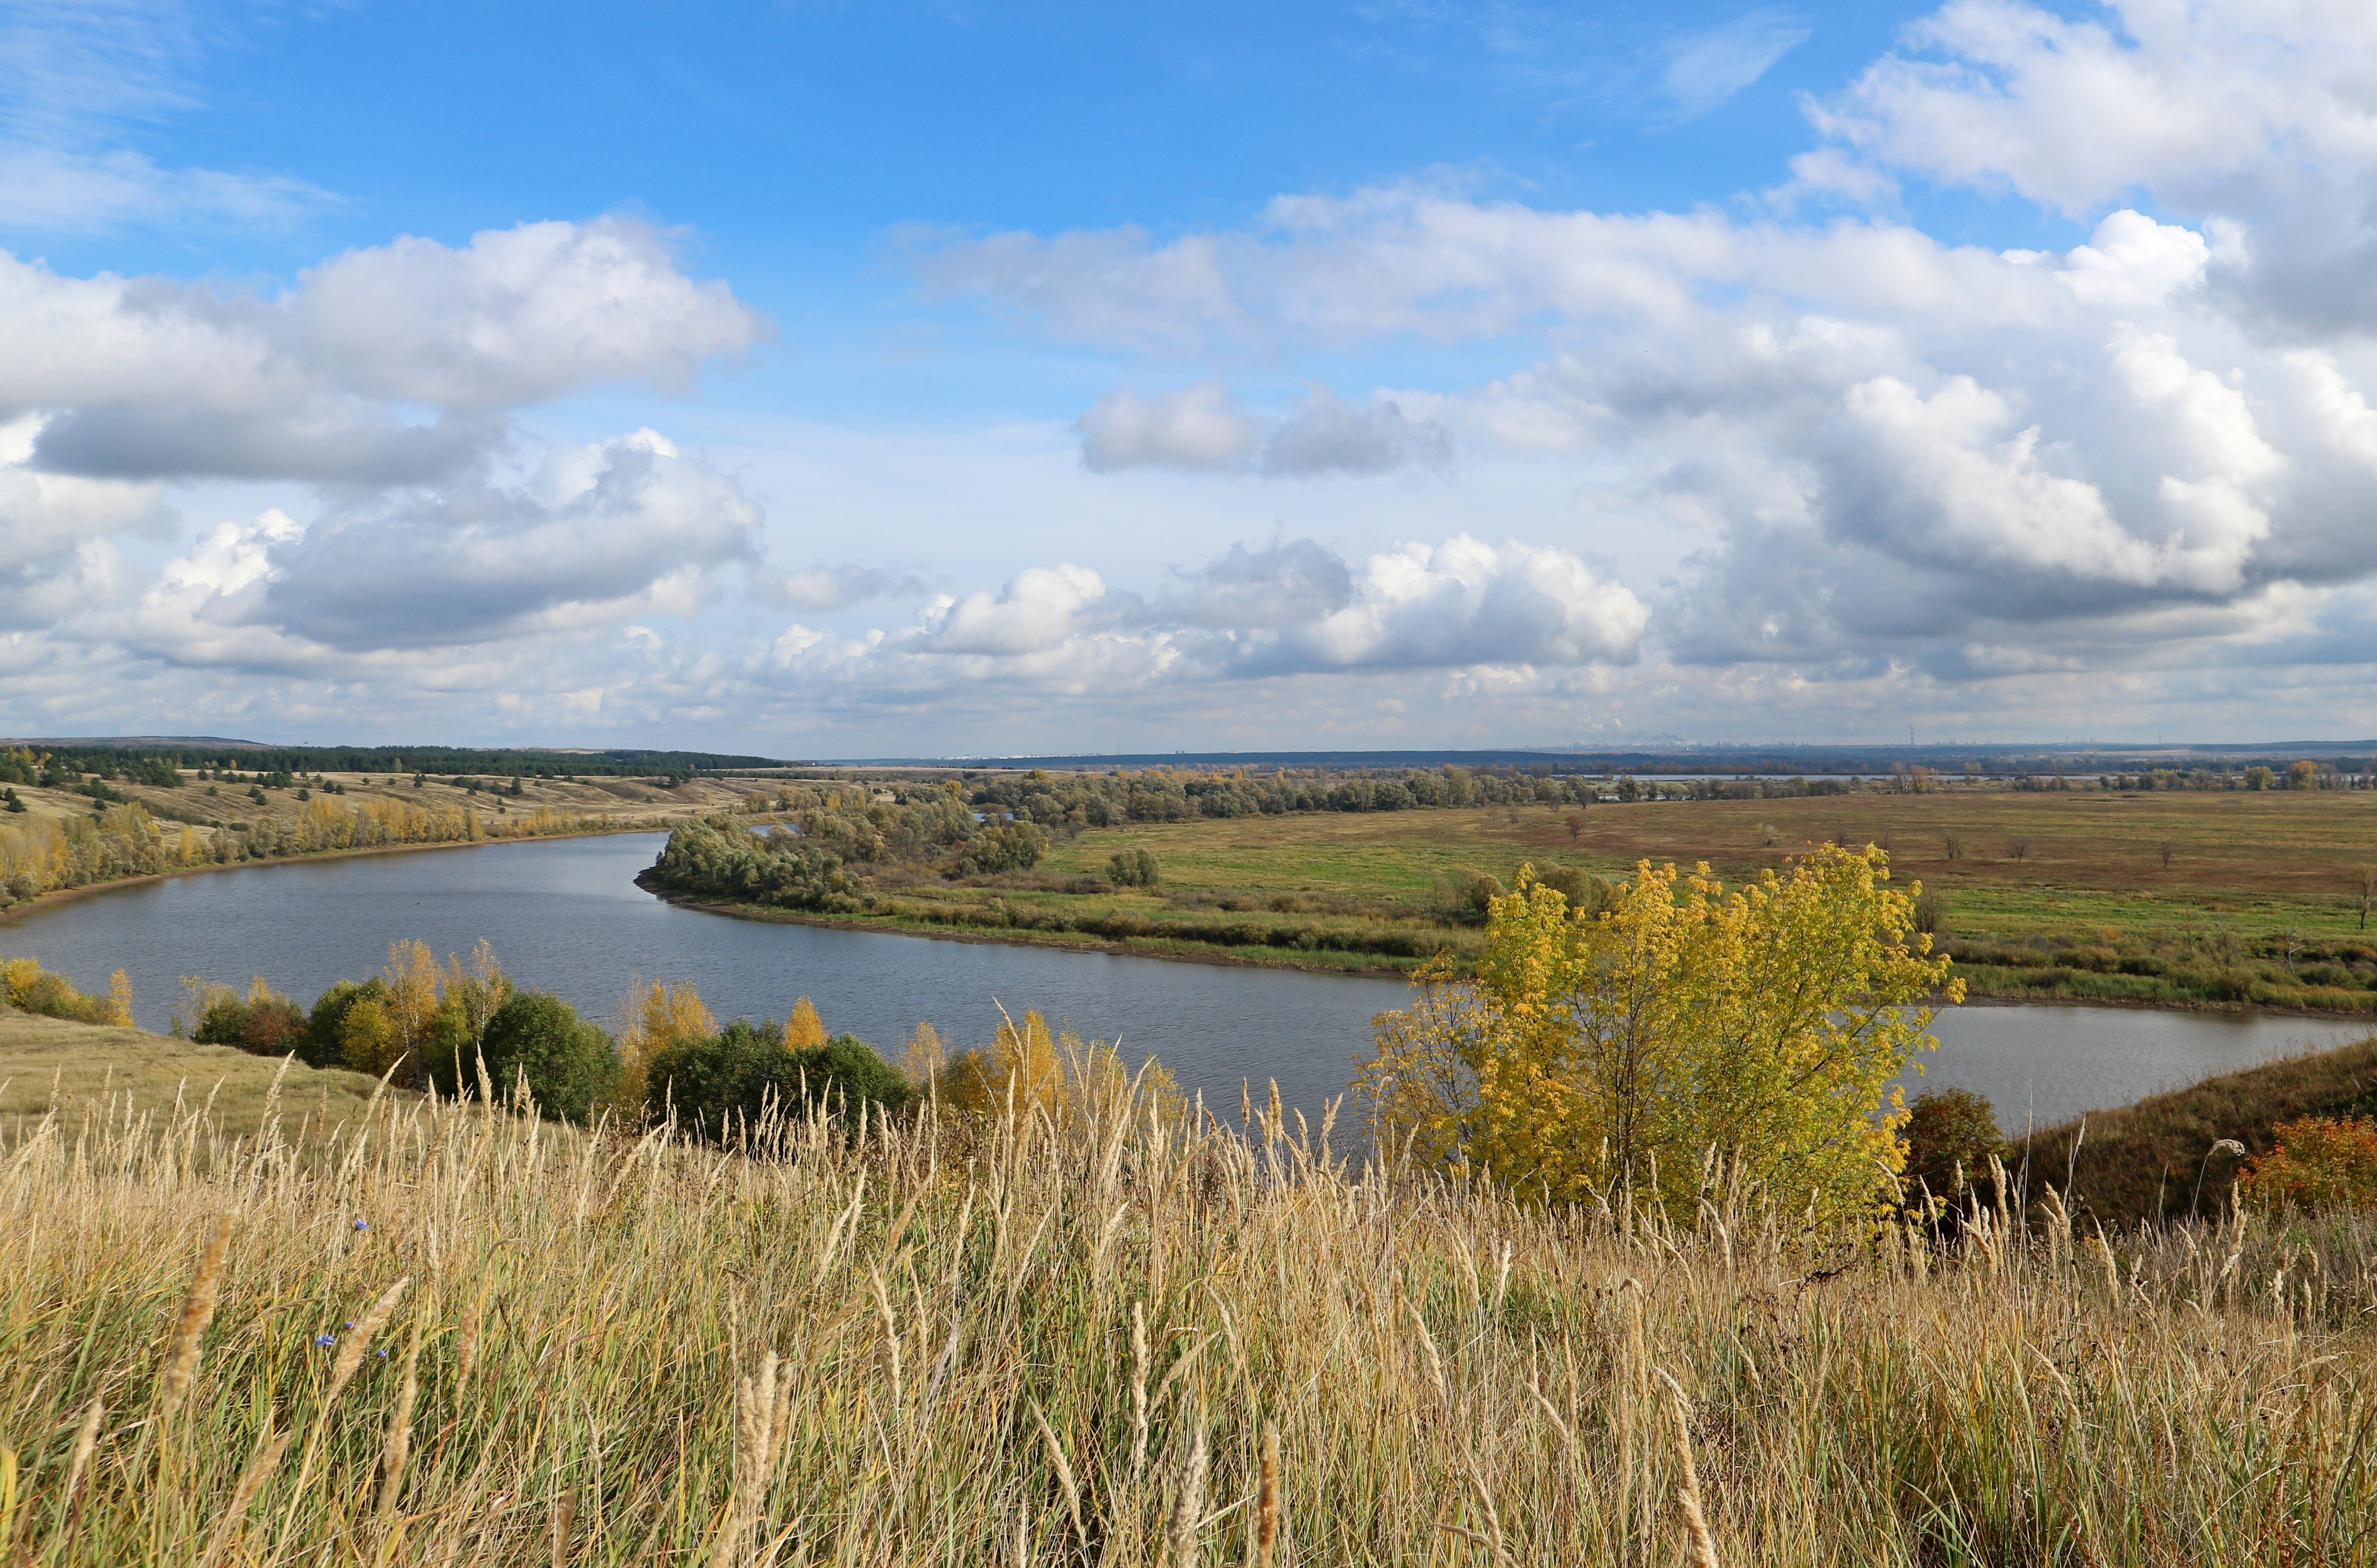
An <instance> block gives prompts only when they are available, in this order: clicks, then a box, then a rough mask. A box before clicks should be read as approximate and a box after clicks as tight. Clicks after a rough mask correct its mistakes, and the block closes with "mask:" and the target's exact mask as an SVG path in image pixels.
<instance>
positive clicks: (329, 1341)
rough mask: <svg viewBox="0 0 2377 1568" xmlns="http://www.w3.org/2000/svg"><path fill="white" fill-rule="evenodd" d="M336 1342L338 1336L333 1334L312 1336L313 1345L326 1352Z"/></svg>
mask: <svg viewBox="0 0 2377 1568" xmlns="http://www.w3.org/2000/svg"><path fill="white" fill-rule="evenodd" d="M338 1342H339V1336H338V1335H335V1334H317V1335H315V1336H314V1343H315V1344H317V1345H318V1346H320V1347H322V1348H323V1349H325V1350H328V1348H329V1347H331V1346H333V1345H336V1344H337V1343H338Z"/></svg>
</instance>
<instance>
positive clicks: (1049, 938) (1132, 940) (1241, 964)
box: [636, 870, 1425, 979]
mask: <svg viewBox="0 0 2377 1568" xmlns="http://www.w3.org/2000/svg"><path fill="white" fill-rule="evenodd" d="M636 886H638V887H639V888H641V889H643V891H644V892H648V893H650V894H651V895H652V896H653V897H654V898H656V899H659V900H660V901H661V902H662V903H663V904H670V905H673V906H675V907H676V908H679V909H691V910H696V911H699V913H701V914H704V915H720V916H725V917H727V918H728V919H732V920H757V921H761V922H765V923H769V924H773V925H779V926H813V927H817V928H821V929H825V930H834V931H868V932H873V933H875V934H876V935H878V936H890V937H925V938H928V939H930V940H935V941H944V942H970V943H975V944H979V945H988V946H994V947H1033V948H1052V949H1055V950H1057V951H1058V952H1104V953H1113V954H1117V955H1120V956H1128V957H1132V958H1160V959H1165V960H1167V961H1169V962H1172V963H1177V964H1213V965H1217V966H1219V967H1222V968H1228V969H1284V970H1288V971H1292V972H1296V973H1302V974H1312V975H1350V976H1358V977H1363V978H1368V979H1404V978H1408V977H1409V976H1410V975H1411V973H1412V971H1414V970H1415V969H1417V968H1418V967H1419V966H1420V964H1422V963H1424V962H1425V960H1423V959H1417V958H1404V959H1394V958H1382V957H1381V956H1380V955H1379V954H1377V953H1368V952H1332V951H1329V950H1327V949H1313V950H1309V951H1296V952H1274V951H1272V950H1267V949H1260V948H1236V947H1224V946H1223V945H1221V944H1220V943H1218V942H1192V941H1183V940H1177V939H1167V938H1162V937H1125V938H1120V939H1117V938H1111V937H1104V936H1099V935H1095V934H1093V933H1090V932H1085V931H1057V930H1047V929H1028V928H1015V927H1005V928H1000V927H980V926H975V927H960V926H956V925H952V924H950V923H948V922H944V921H937V920H923V919H916V918H913V917H910V918H902V917H898V916H878V915H819V914H816V913H814V912H810V911H806V910H792V909H775V908H770V907H769V906H767V905H763V904H734V903H730V902H727V901H725V900H722V899H712V898H703V897H701V896H699V895H698V894H693V893H680V892H672V891H671V890H669V889H667V888H664V887H663V886H661V885H660V883H659V882H658V880H655V879H654V878H653V877H652V876H651V872H650V871H649V870H646V871H644V872H641V873H639V874H638V876H637V878H636Z"/></svg>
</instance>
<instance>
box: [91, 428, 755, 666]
mask: <svg viewBox="0 0 2377 1568" xmlns="http://www.w3.org/2000/svg"><path fill="white" fill-rule="evenodd" d="M758 522H759V511H758V507H757V506H756V505H754V504H753V503H752V502H751V501H750V499H749V498H748V497H746V496H744V495H743V493H742V492H741V490H740V489H739V488H737V487H736V486H735V484H734V483H733V482H732V481H731V480H728V479H726V478H725V477H723V475H720V474H718V473H713V472H711V471H710V470H708V469H706V468H704V467H702V466H701V465H700V464H699V463H696V462H692V461H687V460H686V459H684V458H683V457H681V456H679V455H678V453H677V452H676V450H675V449H674V448H673V447H672V446H671V445H670V444H669V443H668V442H667V441H666V440H664V439H663V438H662V437H658V436H656V435H654V434H653V433H652V432H651V431H638V432H636V433H635V434H633V435H630V436H626V437H619V438H617V439H615V440H613V441H608V442H604V443H602V444H600V445H598V446H594V447H589V448H581V449H560V450H557V451H555V452H554V453H552V454H549V455H548V456H547V458H546V460H545V461H544V462H543V464H542V465H541V467H540V469H539V471H538V472H537V473H535V474H533V475H532V476H531V477H530V479H529V480H528V481H527V482H526V483H524V484H521V485H512V486H498V485H490V484H486V483H484V482H480V481H475V480H474V481H472V482H471V483H468V484H463V485H454V486H450V487H448V488H444V489H436V490H419V491H415V490H404V491H397V492H393V493H389V494H386V495H378V496H374V497H368V498H367V499H364V500H362V501H358V502H355V503H352V504H350V505H347V506H341V507H333V508H331V509H328V510H327V511H326V512H325V513H324V514H323V515H322V516H321V517H320V518H318V519H317V520H315V521H312V522H311V523H309V524H300V523H298V522H296V521H293V520H292V519H291V518H290V517H289V516H288V515H287V514H286V513H283V512H281V511H277V510H275V511H268V512H266V513H264V514H262V515H261V516H259V517H257V519H255V520H254V521H250V522H247V523H244V524H242V523H230V522H226V523H222V524H219V525H217V526H216V527H214V528H213V529H211V530H210V531H209V532H208V533H206V534H205V535H204V536H202V537H201V539H200V540H199V542H198V544H197V547H196V548H195V549H193V550H192V551H191V552H190V553H188V554H187V555H185V556H183V557H177V558H175V559H173V560H172V561H170V562H168V563H167V564H166V566H165V567H164V569H162V571H161V573H160V574H159V579H158V581H157V582H156V583H155V585H154V586H152V587H151V588H150V589H149V591H148V592H145V593H144V594H143V595H142V596H141V598H140V600H139V602H138V603H137V605H136V606H134V607H133V608H132V609H131V610H130V611H129V612H127V613H125V614H124V615H122V616H113V617H102V619H101V620H100V621H99V622H98V623H97V625H96V627H95V628H94V629H95V630H101V631H104V632H105V633H106V634H108V635H111V636H113V637H114V638H117V639H119V640H122V641H123V642H124V643H125V645H127V646H129V647H131V648H133V649H135V650H136V651H137V652H142V653H144V654H147V655H149V656H152V657H157V658H161V659H164V660H167V661H169V662H172V663H175V664H238V665H245V666H250V667H278V666H282V665H292V666H298V665H304V664H307V663H309V662H313V661H328V662H329V663H331V664H336V663H338V662H339V660H340V658H341V657H353V656H362V655H369V654H374V653H380V652H401V651H408V650H433V649H450V648H457V647H467V646H472V645H478V644H484V643H489V642H496V641H501V640H508V639H517V638H520V637H522V636H526V635H530V634H532V633H550V632H569V631H575V630H581V629H585V628H600V627H605V626H611V625H616V624H618V623H620V622H623V621H625V620H627V619H628V618H629V617H630V616H640V615H650V614H653V613H659V612H674V613H676V614H680V615H681V614H685V613H687V612H690V611H691V610H693V609H695V608H696V607H698V606H699V604H700V603H701V601H702V599H703V597H704V595H705V593H706V592H707V588H708V580H709V578H710V576H711V573H712V572H713V571H714V570H715V569H718V568H721V567H725V566H730V565H748V564H751V563H753V562H754V561H755V560H756V559H757V556H758V545H757V537H756V535H757V530H758Z"/></svg>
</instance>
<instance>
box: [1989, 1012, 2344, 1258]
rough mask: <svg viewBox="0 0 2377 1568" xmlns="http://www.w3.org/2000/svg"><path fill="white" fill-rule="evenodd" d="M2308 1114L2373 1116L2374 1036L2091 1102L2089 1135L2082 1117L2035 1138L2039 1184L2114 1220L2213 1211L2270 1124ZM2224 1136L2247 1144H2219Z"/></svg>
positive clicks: (2266, 1139)
mask: <svg viewBox="0 0 2377 1568" xmlns="http://www.w3.org/2000/svg"><path fill="white" fill-rule="evenodd" d="M2302 1116H2377V1036H2372V1037H2371V1038H2370V1039H2367V1040H2363V1041H2361V1042H2359V1044H2357V1045H2350V1046H2346V1047H2341V1048H2339V1049H2336V1050H2329V1051H2314V1052H2311V1053H2309V1054H2307V1055H2304V1056H2299V1057H2294V1058H2290V1059H2287V1060H2284V1061H2274V1062H2268V1063H2265V1064H2264V1065H2263V1066H2260V1067H2255V1068H2250V1069H2248V1070H2247V1071H2243V1072H2228V1073H2222V1074H2220V1075H2219V1076H2217V1077H2214V1078H2207V1079H2204V1081H2203V1082H2202V1083H2191V1084H2189V1085H2188V1086H2187V1087H2186V1088H2184V1089H2176V1090H2173V1091H2171V1092H2170V1093H2168V1094H2164V1095H2150V1096H2148V1097H2147V1098H2145V1099H2143V1100H2140V1101H2138V1102H2137V1103H2136V1104H2135V1105H2131V1106H2123V1107H2120V1108H2118V1109H2114V1110H2103V1111H2092V1112H2090V1113H2089V1115H2088V1117H2087V1120H2086V1128H2085V1132H2084V1133H2083V1130H2082V1124H2081V1122H2080V1121H2078V1120H2076V1119H2075V1120H2072V1121H2069V1122H2065V1123H2062V1124H2060V1125H2059V1126H2055V1127H2050V1128H2048V1129H2046V1130H2045V1131H2041V1132H2040V1133H2039V1134H2038V1135H2037V1138H2036V1139H2034V1140H2033V1141H2032V1150H2031V1170H2032V1172H2033V1185H2034V1188H2035V1187H2036V1186H2037V1183H2038V1182H2042V1181H2046V1182H2052V1183H2053V1184H2054V1185H2055V1186H2057V1187H2059V1188H2060V1187H2064V1186H2067V1185H2068V1186H2069V1187H2070V1188H2071V1190H2072V1195H2073V1198H2074V1201H2075V1203H2077V1205H2078V1206H2079V1209H2080V1212H2081V1213H2082V1214H2083V1215H2086V1216H2088V1217H2090V1218H2093V1219H2100V1220H2102V1221H2103V1222H2104V1223H2105V1224H2106V1225H2108V1226H2112V1225H2120V1226H2124V1227H2127V1226H2134V1225H2137V1224H2138V1223H2140V1222H2141V1221H2159V1220H2165V1219H2171V1218H2177V1217H2182V1216H2188V1215H2207V1214H2214V1213H2217V1212H2218V1211H2219V1210H2221V1209H2222V1208H2224V1207H2225V1206H2226V1205H2227V1204H2228V1190H2229V1185H2230V1183H2231V1182H2232V1181H2233V1180H2234V1179H2236V1176H2237V1173H2238V1172H2239V1171H2240V1169H2241V1168H2243V1166H2244V1164H2245V1162H2246V1161H2247V1160H2248V1159H2250V1158H2252V1157H2254V1156H2257V1155H2266V1154H2268V1153H2269V1152H2270V1148H2271V1145H2272V1143H2273V1139H2272V1137H2271V1131H2272V1130H2273V1129H2274V1128H2275V1127H2276V1126H2277V1125H2278V1124H2279V1123H2280V1122H2282V1121H2289V1120H2292V1119H2295V1118H2297V1117H2302ZM2223 1139H2227V1140H2229V1141H2231V1142H2233V1143H2240V1144H2242V1145H2243V1146H2244V1152H2243V1153H2242V1154H2240V1153H2238V1152H2237V1151H2235V1150H2233V1149H2222V1148H2216V1147H2215V1145H2216V1144H2217V1143H2219V1142H2220V1141H2221V1140H2223Z"/></svg>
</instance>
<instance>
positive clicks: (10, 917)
mask: <svg viewBox="0 0 2377 1568" xmlns="http://www.w3.org/2000/svg"><path fill="white" fill-rule="evenodd" d="M668 826H669V824H668V822H667V821H665V820H663V821H659V822H629V823H624V824H622V825H620V826H617V827H602V828H579V829H572V830H570V831H569V832H558V833H521V834H519V835H517V836H514V835H511V834H506V835H503V836H501V837H496V838H480V839H448V840H443V841H440V842H437V843H433V844H364V845H361V846H359V847H357V848H352V849H312V850H304V851H301V852H299V853H298V854H295V855H275V856H269V857H268V858H265V859H259V860H229V861H224V862H222V863H221V864H220V865H217V864H214V863H211V862H209V863H207V864H203V865H196V866H175V867H172V868H169V869H166V870H162V871H150V872H147V873H144V874H143V875H140V876H137V877H115V878H111V879H110V880H106V881H103V882H85V883H83V884H81V885H80V886H78V887H71V888H52V889H50V890H49V891H48V892H41V893H36V894H35V895H33V896H32V897H31V898H29V899H21V900H19V901H18V902H17V903H15V904H9V905H8V906H7V907H6V908H5V909H0V927H5V926H9V925H13V924H15V923H16V922H17V921H19V920H22V919H24V918H25V917H26V916H31V915H39V914H41V913H42V912H44V911H46V910H52V909H56V908H59V907H60V906H62V905H65V904H74V903H77V902H78V901H79V900H82V899H86V898H89V897H91V896H92V895H94V894H97V893H106V892H125V891H126V890H127V889H131V888H142V887H153V886H155V885H156V884H158V883H160V882H170V881H174V880H179V879H181V878H184V877H198V876H204V875H206V874H207V873H209V872H210V871H254V870H257V869H259V868H264V867H268V866H301V865H309V864H315V863H318V862H321V861H326V860H357V859H361V858H363V857H364V856H374V855H411V854H412V853H414V852H416V851H420V850H431V849H486V848H489V847H491V846H493V845H496V844H549V843H552V842H554V841H555V840H557V839H572V838H613V837H616V836H617V835H619V834H621V833H658V832H667V831H668Z"/></svg>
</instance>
